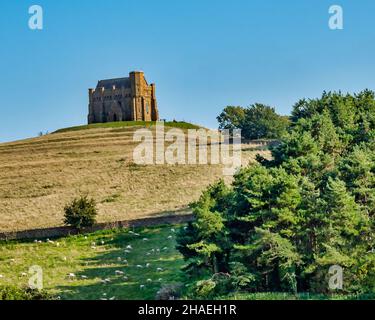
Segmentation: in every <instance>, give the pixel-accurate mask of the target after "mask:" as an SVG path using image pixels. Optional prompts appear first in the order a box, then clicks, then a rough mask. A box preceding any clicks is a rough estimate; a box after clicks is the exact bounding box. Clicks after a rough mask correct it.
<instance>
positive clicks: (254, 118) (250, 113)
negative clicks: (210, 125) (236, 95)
mask: <svg viewBox="0 0 375 320" xmlns="http://www.w3.org/2000/svg"><path fill="white" fill-rule="evenodd" d="M217 120H218V122H219V129H230V130H233V129H241V130H242V136H243V137H244V138H246V139H262V138H266V139H278V138H281V137H282V135H283V134H284V133H285V132H286V130H287V128H288V126H289V119H288V117H285V116H280V115H278V114H277V113H276V112H275V109H274V108H271V107H269V106H266V105H263V104H260V103H255V104H254V105H251V106H250V107H248V108H242V107H233V106H228V107H226V108H224V110H223V112H222V113H221V114H220V115H219V116H218V117H217Z"/></svg>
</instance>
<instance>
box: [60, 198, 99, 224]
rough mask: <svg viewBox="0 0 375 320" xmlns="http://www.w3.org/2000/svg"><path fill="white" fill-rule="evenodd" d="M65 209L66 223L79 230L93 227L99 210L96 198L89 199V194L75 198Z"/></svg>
mask: <svg viewBox="0 0 375 320" xmlns="http://www.w3.org/2000/svg"><path fill="white" fill-rule="evenodd" d="M64 211H65V220H64V223H65V224H66V225H70V226H73V227H75V228H77V229H78V230H81V229H84V228H86V227H91V226H92V225H94V224H95V222H96V219H95V218H96V215H97V210H96V203H95V200H94V199H89V198H88V197H87V196H81V197H80V198H77V199H74V200H73V201H72V202H71V203H69V204H68V205H67V206H66V207H65V208H64Z"/></svg>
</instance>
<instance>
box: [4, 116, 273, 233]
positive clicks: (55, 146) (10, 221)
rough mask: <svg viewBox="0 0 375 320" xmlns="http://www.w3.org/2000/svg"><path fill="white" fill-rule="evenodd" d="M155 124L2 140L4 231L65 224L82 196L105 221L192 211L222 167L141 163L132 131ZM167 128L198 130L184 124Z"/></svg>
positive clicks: (250, 153) (251, 152)
mask: <svg viewBox="0 0 375 320" xmlns="http://www.w3.org/2000/svg"><path fill="white" fill-rule="evenodd" d="M152 125H153V123H130V122H129V123H121V122H117V123H105V124H94V125H88V126H81V127H73V128H67V129H62V130H58V131H57V132H55V133H53V134H48V135H45V136H41V137H37V138H32V139H26V140H21V141H16V142H11V143H4V144H0V217H1V219H0V231H14V230H25V229H31V228H41V227H51V226H60V225H62V222H63V208H64V206H65V205H66V204H67V202H69V201H70V200H72V199H73V198H74V197H76V196H78V195H80V194H88V195H89V196H92V197H94V198H95V200H96V201H97V203H98V209H99V216H98V221H99V222H108V221H115V220H126V219H134V218H140V217H146V216H155V215H163V214H168V213H173V212H176V211H179V210H184V209H186V208H187V206H188V204H189V203H190V202H191V201H194V200H196V199H197V198H198V197H199V195H200V194H201V192H202V190H204V189H205V187H206V186H207V185H209V184H211V183H213V182H214V181H216V180H217V179H219V178H220V177H222V167H221V165H137V164H135V163H134V162H133V160H132V155H133V149H134V147H135V146H136V145H137V144H138V143H137V142H133V133H134V131H135V130H136V129H138V128H142V127H145V126H147V127H151V126H152ZM167 125H168V126H174V127H179V128H183V129H184V130H186V129H188V128H198V126H195V125H191V124H188V123H181V122H170V123H167ZM261 149H262V148H261ZM256 153H259V151H258V150H257V147H254V148H253V147H251V146H250V147H249V145H247V147H246V149H244V156H243V159H245V160H244V161H247V160H249V159H253V158H254V156H255V154H256ZM260 153H263V154H267V153H268V151H262V150H261V151H260Z"/></svg>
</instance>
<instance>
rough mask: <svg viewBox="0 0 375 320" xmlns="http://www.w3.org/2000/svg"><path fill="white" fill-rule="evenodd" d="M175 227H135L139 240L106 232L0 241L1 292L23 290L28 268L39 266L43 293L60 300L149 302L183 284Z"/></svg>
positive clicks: (121, 232) (122, 233)
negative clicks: (164, 289)
mask: <svg viewBox="0 0 375 320" xmlns="http://www.w3.org/2000/svg"><path fill="white" fill-rule="evenodd" d="M172 228H174V229H172ZM178 228H179V226H160V227H153V228H137V229H135V230H134V231H136V232H137V234H138V235H137V234H132V233H131V232H129V231H130V230H112V231H111V230H108V231H100V232H95V233H92V234H88V235H78V236H71V237H66V238H60V239H55V240H53V241H45V240H44V241H43V242H40V243H39V242H35V243H34V242H15V241H12V242H9V243H2V242H0V257H1V261H2V263H0V275H1V276H0V287H1V286H17V287H20V288H21V287H26V286H27V285H28V279H29V276H27V274H28V270H29V268H30V266H32V265H38V266H39V267H41V268H42V269H43V285H44V289H46V290H48V291H49V292H50V293H52V294H53V295H55V296H60V297H61V299H74V300H76V299H78V300H88V299H89V300H99V299H107V300H109V299H111V298H112V299H116V300H118V299H154V298H155V296H156V292H157V291H158V290H159V289H160V287H161V286H162V285H163V284H168V283H176V282H181V280H182V277H183V273H182V271H181V267H182V265H183V264H184V262H183V258H182V256H181V255H180V253H179V252H178V251H176V249H175V245H176V244H175V232H174V231H177V230H178ZM146 239H147V240H146ZM128 246H131V249H129V247H128ZM159 268H160V269H159ZM69 274H74V277H73V276H70V277H69ZM141 286H142V287H141Z"/></svg>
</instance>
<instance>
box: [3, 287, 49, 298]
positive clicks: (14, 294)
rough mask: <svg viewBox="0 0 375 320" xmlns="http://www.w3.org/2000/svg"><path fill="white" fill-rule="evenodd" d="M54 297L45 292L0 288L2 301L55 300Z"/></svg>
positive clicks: (29, 289)
mask: <svg viewBox="0 0 375 320" xmlns="http://www.w3.org/2000/svg"><path fill="white" fill-rule="evenodd" d="M53 299H54V297H53V296H52V295H50V294H49V293H47V292H46V291H44V290H41V291H39V290H36V289H31V288H17V287H13V286H0V300H53Z"/></svg>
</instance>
